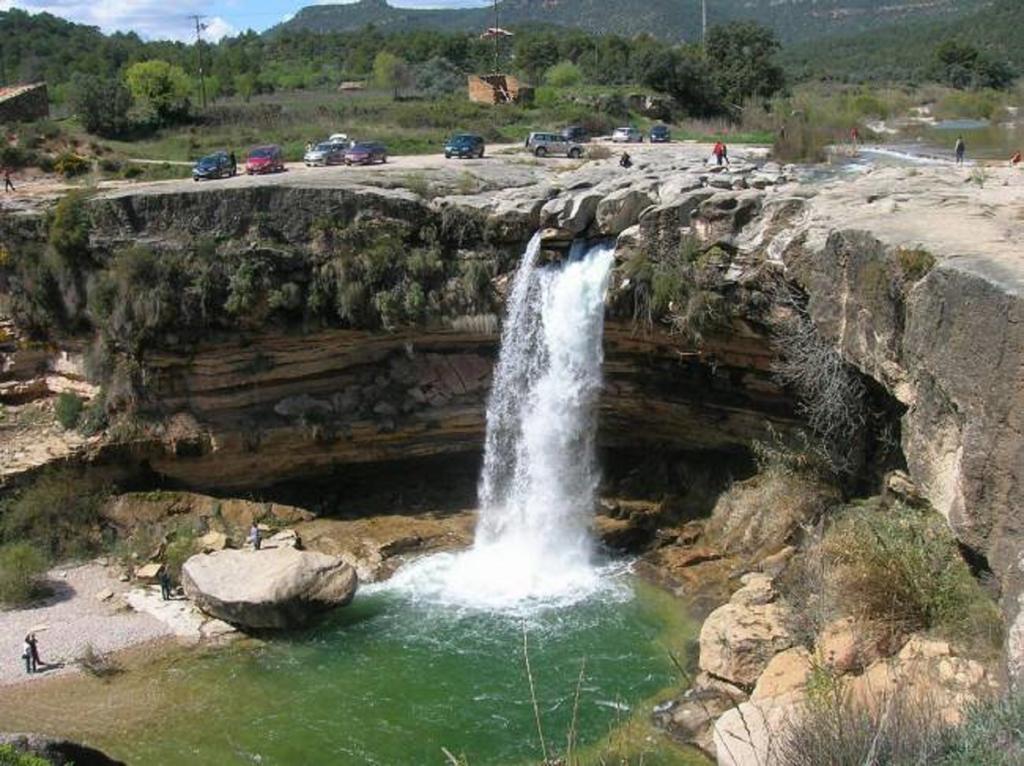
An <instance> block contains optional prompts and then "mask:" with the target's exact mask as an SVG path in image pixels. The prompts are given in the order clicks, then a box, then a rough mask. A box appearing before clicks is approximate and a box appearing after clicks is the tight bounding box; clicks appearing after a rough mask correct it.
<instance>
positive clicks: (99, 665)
mask: <svg viewBox="0 0 1024 766" xmlns="http://www.w3.org/2000/svg"><path fill="white" fill-rule="evenodd" d="M78 665H79V667H81V668H82V670H84V671H85V672H86V673H88V674H89V675H91V676H93V677H94V678H110V677H111V676H116V675H117V674H119V673H123V672H124V668H123V667H122V666H121V664H120V663H119V662H118V661H117V660H115V659H114V658H113V657H112V656H111V655H110V654H101V653H100V652H97V651H96V647H94V646H93V645H92V644H91V643H88V644H86V645H85V648H84V649H83V650H82V654H81V655H80V656H79V658H78Z"/></svg>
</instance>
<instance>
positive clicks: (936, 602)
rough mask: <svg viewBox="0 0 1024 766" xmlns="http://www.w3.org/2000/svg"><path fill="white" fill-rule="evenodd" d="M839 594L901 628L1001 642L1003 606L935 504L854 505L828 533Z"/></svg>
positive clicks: (855, 609)
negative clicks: (977, 573)
mask: <svg viewBox="0 0 1024 766" xmlns="http://www.w3.org/2000/svg"><path fill="white" fill-rule="evenodd" d="M824 554H825V559H826V562H827V563H828V564H829V565H830V566H831V567H832V570H833V577H834V579H835V583H836V589H837V592H839V593H841V594H843V596H842V597H843V599H844V602H845V603H844V605H845V607H846V608H847V609H848V610H849V611H850V612H851V613H853V614H855V615H860V616H863V617H865V618H867V619H869V620H871V621H873V622H876V623H880V624H883V625H888V626H890V627H891V628H892V629H893V630H895V631H901V632H910V631H914V630H922V629H924V630H929V629H935V630H939V631H941V632H943V633H945V634H946V635H948V636H950V637H952V638H957V637H980V638H988V639H989V640H998V637H1000V636H1001V635H1002V629H1001V624H1000V618H999V611H998V609H997V608H996V606H995V604H994V603H993V602H992V600H991V599H990V598H989V597H988V596H987V595H986V594H985V593H984V591H982V589H981V587H980V586H979V584H978V582H977V581H976V580H975V579H974V577H973V576H972V575H971V571H970V569H969V568H968V566H967V564H966V562H965V561H964V560H963V558H962V557H961V555H960V552H959V549H958V548H957V544H956V540H955V539H954V538H953V535H952V533H951V532H950V531H949V526H948V525H947V524H946V521H945V519H943V518H942V517H941V516H940V515H939V514H937V513H935V512H934V511H932V510H931V509H920V508H912V507H909V506H906V505H903V504H901V503H895V504H893V505H892V506H890V507H887V508H879V507H877V506H872V505H866V506H852V507H850V508H848V509H847V510H846V511H845V512H844V513H843V514H842V515H841V517H840V518H839V519H838V520H837V521H836V522H835V523H834V524H833V525H832V527H831V529H829V531H828V532H827V533H826V535H825V541H824Z"/></svg>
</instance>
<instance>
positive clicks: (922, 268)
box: [896, 247, 935, 282]
mask: <svg viewBox="0 0 1024 766" xmlns="http://www.w3.org/2000/svg"><path fill="white" fill-rule="evenodd" d="M896 259H897V261H899V264H900V274H901V275H902V276H903V279H904V280H906V281H908V282H917V281H918V280H920V279H923V278H924V277H925V276H926V275H927V274H928V272H929V271H931V270H932V268H934V266H935V256H934V255H932V254H931V253H929V252H928V251H927V250H925V249H924V248H921V247H901V248H899V249H898V250H897V251H896Z"/></svg>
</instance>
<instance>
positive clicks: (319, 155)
mask: <svg viewBox="0 0 1024 766" xmlns="http://www.w3.org/2000/svg"><path fill="white" fill-rule="evenodd" d="M346 149H348V145H347V144H342V143H337V142H332V141H324V142H323V143H322V144H317V145H316V146H314V147H313V148H312V149H310V150H309V151H308V152H306V153H305V154H304V155H303V156H302V161H303V162H305V163H306V165H307V166H308V167H313V166H314V165H340V164H341V163H343V162H344V161H345V150H346Z"/></svg>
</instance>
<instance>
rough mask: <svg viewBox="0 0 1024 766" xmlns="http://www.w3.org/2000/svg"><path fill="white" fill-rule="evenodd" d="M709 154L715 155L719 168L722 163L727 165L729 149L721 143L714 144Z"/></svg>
mask: <svg viewBox="0 0 1024 766" xmlns="http://www.w3.org/2000/svg"><path fill="white" fill-rule="evenodd" d="M711 153H712V154H713V155H715V160H716V161H717V162H718V165H719V167H721V165H722V163H723V162H724V163H725V164H726V165H728V164H729V149H728V148H727V147H726V145H725V144H723V143H722V142H721V141H716V142H715V147H714V148H713V149H712V150H711Z"/></svg>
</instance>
